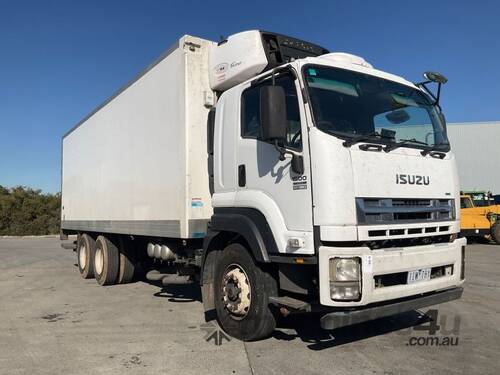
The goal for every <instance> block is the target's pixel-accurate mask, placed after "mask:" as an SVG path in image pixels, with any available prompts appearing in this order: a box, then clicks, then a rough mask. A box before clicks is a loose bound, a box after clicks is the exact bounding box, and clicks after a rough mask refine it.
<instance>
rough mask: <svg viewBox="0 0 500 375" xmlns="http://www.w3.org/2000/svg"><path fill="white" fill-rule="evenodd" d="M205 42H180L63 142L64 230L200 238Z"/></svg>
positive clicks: (204, 209) (206, 210) (207, 208)
mask: <svg viewBox="0 0 500 375" xmlns="http://www.w3.org/2000/svg"><path fill="white" fill-rule="evenodd" d="M211 44H212V42H209V41H206V40H203V39H200V38H194V37H190V36H184V37H182V38H181V39H180V40H179V42H178V44H176V45H175V46H174V47H173V48H171V49H170V50H169V52H168V53H167V55H166V56H163V57H162V58H161V59H160V60H159V61H158V62H157V63H156V64H153V66H151V67H150V68H149V69H148V70H147V71H146V72H145V73H143V74H142V75H141V76H139V78H138V79H137V80H135V81H133V82H132V83H131V84H130V85H129V86H128V87H126V89H124V90H122V91H121V92H119V94H118V95H116V96H114V97H113V98H112V99H111V100H109V101H107V102H106V103H105V104H104V105H103V106H101V107H100V108H99V109H98V110H97V111H95V112H94V113H93V114H91V115H90V116H89V117H88V118H87V119H85V120H84V121H83V122H81V123H80V124H79V125H78V126H77V127H76V128H74V129H73V130H72V131H70V132H69V133H68V134H67V135H66V136H65V137H64V138H63V145H62V146H63V159H62V214H61V215H62V228H63V229H76V230H84V231H92V230H95V231H100V232H113V233H128V234H136V235H138V234H143V235H156V236H164V237H180V238H192V237H203V236H204V235H205V232H206V222H207V221H208V219H209V218H210V216H211V214H212V206H211V200H210V192H209V187H208V172H207V154H206V150H207V148H206V147H207V146H206V121H207V114H208V110H209V109H208V108H207V107H206V106H205V105H204V104H205V103H204V100H205V98H206V97H207V94H212V91H211V90H210V86H209V82H208V75H207V74H206V72H207V71H208V50H209V47H210V45H211Z"/></svg>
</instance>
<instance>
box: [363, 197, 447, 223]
mask: <svg viewBox="0 0 500 375" xmlns="http://www.w3.org/2000/svg"><path fill="white" fill-rule="evenodd" d="M454 207H455V203H454V200H453V199H402V198H356V211H357V216H358V223H359V224H369V225H373V224H395V223H423V222H432V221H446V220H454V219H455V209H454Z"/></svg>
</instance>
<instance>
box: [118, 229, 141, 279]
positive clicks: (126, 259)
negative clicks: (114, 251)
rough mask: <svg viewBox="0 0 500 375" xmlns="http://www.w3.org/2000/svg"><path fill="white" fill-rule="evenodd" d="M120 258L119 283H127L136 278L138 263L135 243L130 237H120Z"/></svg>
mask: <svg viewBox="0 0 500 375" xmlns="http://www.w3.org/2000/svg"><path fill="white" fill-rule="evenodd" d="M119 252H120V260H119V263H120V265H119V268H118V278H117V280H116V282H117V284H127V283H129V282H131V281H132V279H133V278H134V271H135V265H136V263H137V260H136V256H135V249H134V244H133V243H132V241H130V240H129V239H127V238H125V237H123V236H121V237H120V248H119Z"/></svg>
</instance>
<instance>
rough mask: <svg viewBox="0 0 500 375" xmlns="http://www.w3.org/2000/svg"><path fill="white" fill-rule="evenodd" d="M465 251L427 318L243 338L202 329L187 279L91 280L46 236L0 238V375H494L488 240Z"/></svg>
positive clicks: (497, 316) (496, 271)
mask: <svg viewBox="0 0 500 375" xmlns="http://www.w3.org/2000/svg"><path fill="white" fill-rule="evenodd" d="M466 258H467V281H466V284H465V291H464V295H463V297H462V299H460V300H458V301H453V302H449V303H446V304H442V305H439V306H436V307H432V308H429V309H430V310H437V311H434V312H432V311H431V312H430V313H429V314H431V315H432V314H437V322H436V323H432V322H430V321H429V319H428V317H427V316H426V315H425V314H423V313H426V312H427V311H428V310H429V309H423V310H422V311H414V312H410V313H405V314H401V315H398V316H394V317H391V318H384V319H379V320H376V321H372V322H368V323H363V324H359V325H356V326H352V327H346V328H342V329H338V330H335V331H324V330H321V328H320V327H319V319H318V317H317V316H310V315H304V316H295V317H288V318H286V319H284V320H283V321H282V322H281V324H280V327H279V328H278V329H277V330H276V331H275V333H274V335H273V336H272V337H271V338H269V339H267V340H263V341H259V342H252V343H243V342H241V341H238V340H235V339H231V340H228V339H226V338H225V336H224V335H223V334H222V333H221V332H220V331H218V330H217V327H215V326H208V327H207V326H205V321H204V319H203V313H202V305H201V302H200V290H199V287H196V286H195V285H176V286H169V287H162V286H160V285H158V284H154V283H150V282H147V281H145V280H139V281H136V282H134V283H131V284H127V285H116V286H108V287H101V286H99V285H97V283H96V282H95V280H83V279H82V278H81V277H80V276H79V273H78V268H77V267H76V264H75V263H76V256H75V254H74V253H73V252H72V251H71V250H64V249H62V248H61V247H60V242H59V240H58V239H57V238H20V239H13V238H4V239H0V374H50V375H54V374H350V375H352V374H427V375H428V374H499V373H500V360H499V353H500V246H497V245H486V244H474V245H470V246H468V247H467V257H466ZM436 325H439V328H437V327H436ZM433 331H434V332H433ZM431 333H433V334H431ZM207 336H210V338H208V339H207ZM217 341H219V344H220V345H216V344H217Z"/></svg>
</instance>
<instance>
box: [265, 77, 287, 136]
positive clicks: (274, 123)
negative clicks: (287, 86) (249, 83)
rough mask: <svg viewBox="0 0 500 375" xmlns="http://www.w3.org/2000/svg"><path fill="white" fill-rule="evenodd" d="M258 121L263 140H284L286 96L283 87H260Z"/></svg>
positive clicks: (285, 131) (285, 130)
mask: <svg viewBox="0 0 500 375" xmlns="http://www.w3.org/2000/svg"><path fill="white" fill-rule="evenodd" d="M260 121H261V125H262V138H263V140H264V141H285V140H286V133H287V121H286V97H285V90H284V89H283V87H281V86H264V87H262V88H261V89H260Z"/></svg>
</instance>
